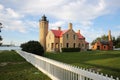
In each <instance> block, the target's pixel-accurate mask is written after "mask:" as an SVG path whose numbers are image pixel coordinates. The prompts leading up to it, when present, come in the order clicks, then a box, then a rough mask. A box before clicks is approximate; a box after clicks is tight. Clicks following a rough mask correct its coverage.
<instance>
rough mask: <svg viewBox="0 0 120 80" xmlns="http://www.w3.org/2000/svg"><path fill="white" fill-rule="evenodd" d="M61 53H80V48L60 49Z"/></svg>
mask: <svg viewBox="0 0 120 80" xmlns="http://www.w3.org/2000/svg"><path fill="white" fill-rule="evenodd" d="M62 52H80V48H62Z"/></svg>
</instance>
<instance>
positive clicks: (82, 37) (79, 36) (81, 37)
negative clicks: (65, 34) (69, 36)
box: [76, 32, 85, 39]
mask: <svg viewBox="0 0 120 80" xmlns="http://www.w3.org/2000/svg"><path fill="white" fill-rule="evenodd" d="M76 34H77V35H78V38H79V39H85V37H84V36H82V34H80V33H79V32H78V33H76Z"/></svg>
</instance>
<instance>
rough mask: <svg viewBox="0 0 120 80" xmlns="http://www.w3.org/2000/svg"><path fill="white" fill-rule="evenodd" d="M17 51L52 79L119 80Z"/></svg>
mask: <svg viewBox="0 0 120 80" xmlns="http://www.w3.org/2000/svg"><path fill="white" fill-rule="evenodd" d="M16 52H17V53H18V54H20V55H21V56H22V57H24V58H25V59H26V60H27V61H28V62H30V63H31V64H32V65H34V66H35V67H36V68H38V69H39V70H40V71H42V72H43V73H45V74H46V75H48V76H49V77H50V78H51V79H52V80H119V78H116V79H113V77H112V76H111V77H108V76H107V75H106V76H103V74H99V73H95V72H92V71H90V70H85V69H82V68H79V67H74V66H71V65H68V64H65V63H62V62H58V61H55V60H52V59H48V58H45V57H41V56H38V55H34V54H31V53H27V52H24V51H20V50H19V51H16Z"/></svg>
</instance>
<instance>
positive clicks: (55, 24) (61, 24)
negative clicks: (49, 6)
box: [49, 21, 65, 29]
mask: <svg viewBox="0 0 120 80" xmlns="http://www.w3.org/2000/svg"><path fill="white" fill-rule="evenodd" d="M64 24H65V22H64V21H58V22H55V23H50V24H49V28H50V29H57V28H58V27H62V26H63V25H64Z"/></svg>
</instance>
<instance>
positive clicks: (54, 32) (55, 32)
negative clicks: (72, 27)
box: [51, 30, 68, 37]
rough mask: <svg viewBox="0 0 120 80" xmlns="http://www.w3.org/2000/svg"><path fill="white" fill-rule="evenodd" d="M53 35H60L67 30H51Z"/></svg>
mask: <svg viewBox="0 0 120 80" xmlns="http://www.w3.org/2000/svg"><path fill="white" fill-rule="evenodd" d="M51 31H52V32H53V34H54V35H55V37H61V36H62V35H63V34H64V33H66V32H67V31H68V30H63V31H61V30H51Z"/></svg>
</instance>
